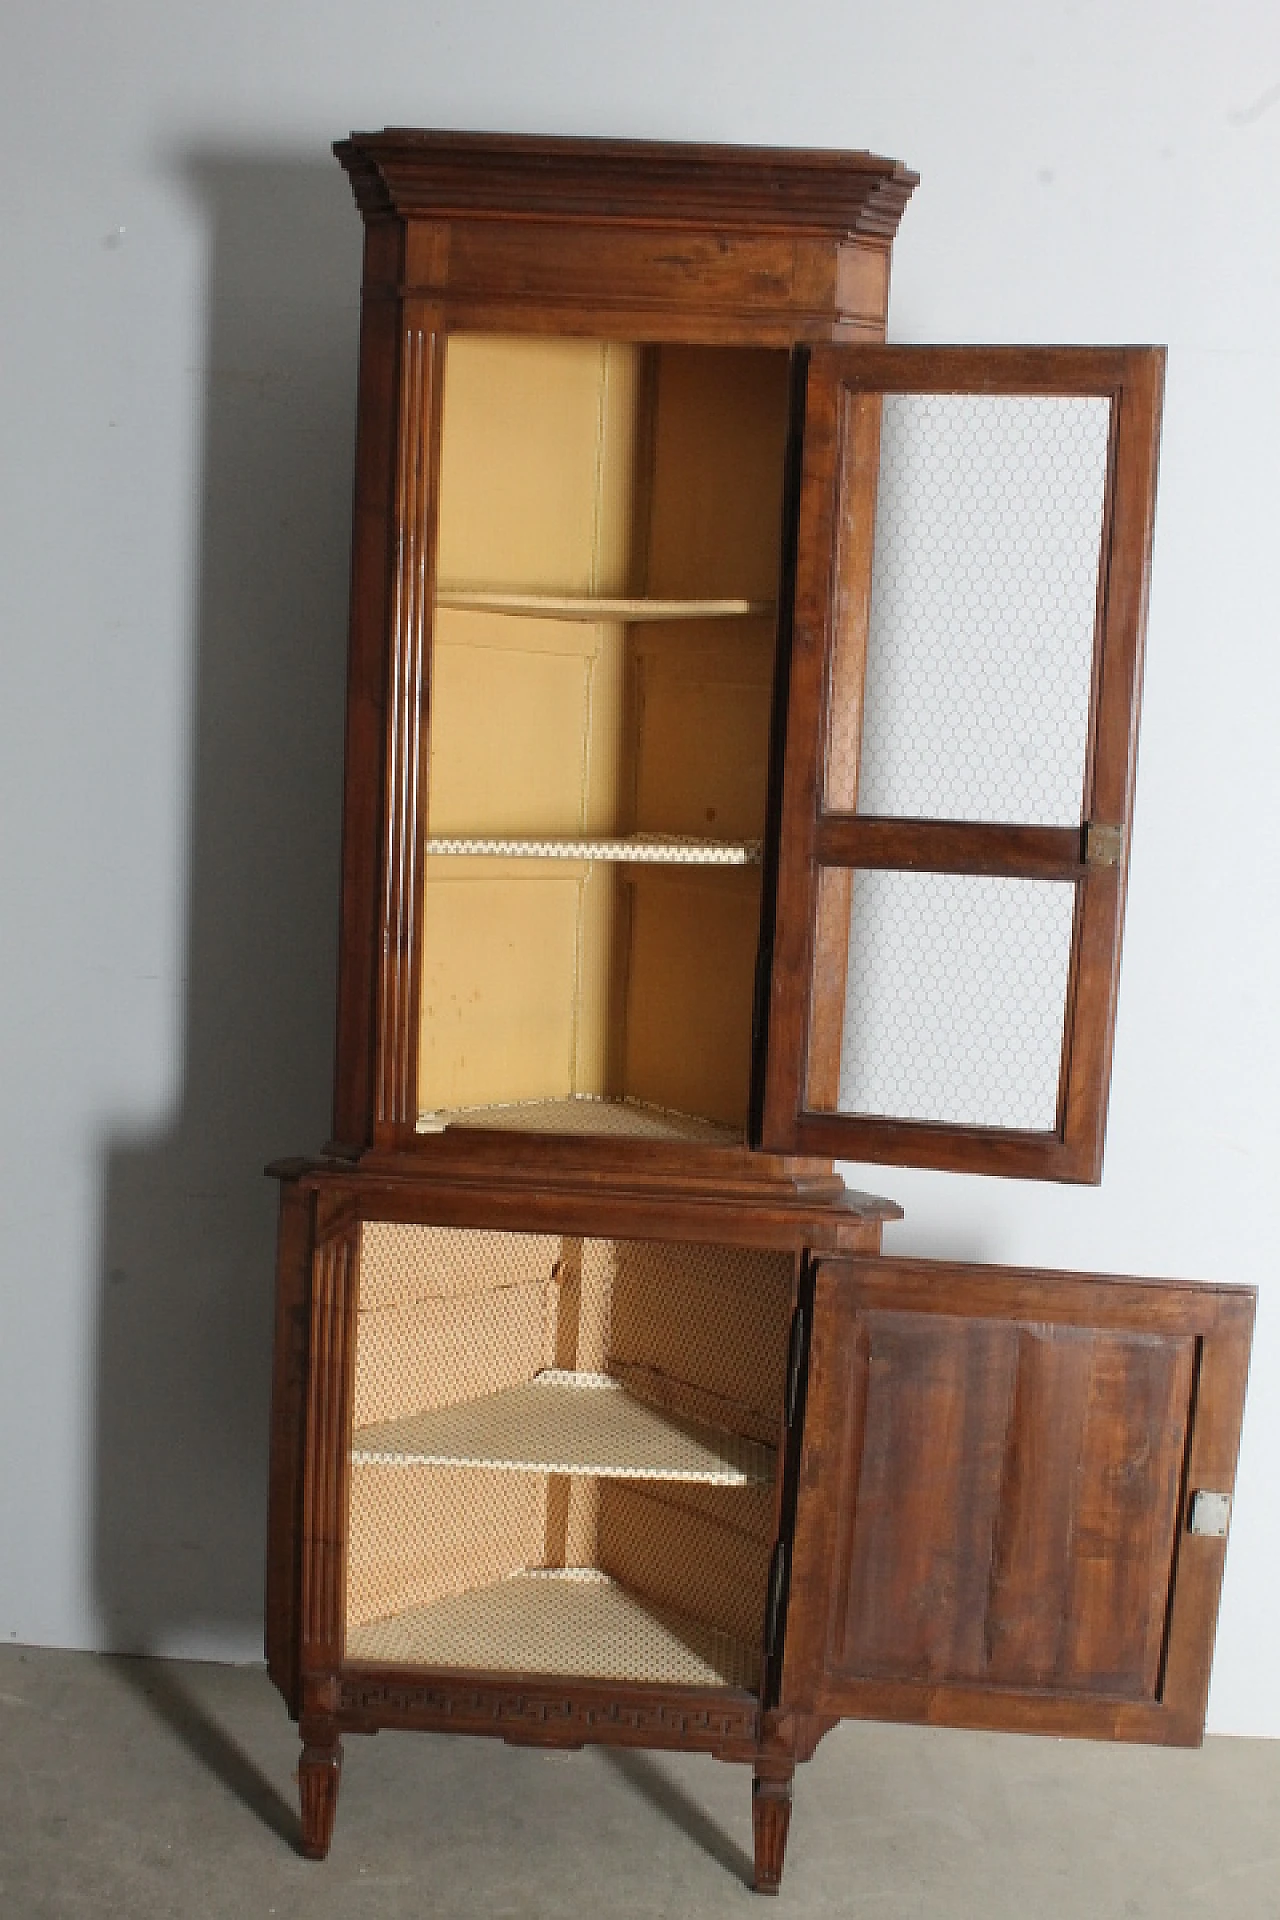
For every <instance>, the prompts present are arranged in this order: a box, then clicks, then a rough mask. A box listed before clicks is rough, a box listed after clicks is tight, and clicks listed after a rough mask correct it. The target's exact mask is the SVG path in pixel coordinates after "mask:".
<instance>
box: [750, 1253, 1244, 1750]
mask: <svg viewBox="0 0 1280 1920" xmlns="http://www.w3.org/2000/svg"><path fill="white" fill-rule="evenodd" d="M1251 1324H1252V1296H1251V1295H1250V1294H1249V1293H1248V1291H1247V1290H1243V1289H1226V1288H1210V1287H1203V1288H1202V1287H1190V1286H1178V1285H1173V1284H1169V1285H1165V1284H1162V1283H1157V1282H1140V1281H1127V1280H1111V1279H1103V1278H1099V1277H1087V1276H1081V1275H1068V1274H1042V1273H1029V1272H1022V1271H1018V1270H1012V1269H999V1268H981V1267H961V1266H948V1265H942V1264H940V1263H935V1262H931V1261H868V1260H856V1259H850V1260H832V1261H825V1262H823V1263H822V1264H821V1266H820V1268H819V1271H818V1277H817V1285H816V1294H815V1319H814V1344H813V1354H812V1361H811V1374H810V1386H809V1400H808V1410H807V1413H806V1421H805V1437H804V1444H803V1453H802V1459H801V1470H800V1495H799V1506H798V1514H797V1523H796V1540H795V1553H794V1568H793V1579H792V1593H791V1602H790V1607H789V1611H788V1629H787V1646H786V1651H785V1655H784V1666H783V1699H784V1702H787V1703H789V1704H792V1705H795V1706H797V1707H802V1708H805V1709H807V1710H816V1711H818V1712H820V1713H840V1714H850V1715H857V1716H862V1717H876V1718H887V1719H909V1720H932V1721H941V1722H952V1723H958V1724H964V1725H979V1726H983V1725H985V1726H1024V1727H1039V1728H1043V1729H1044V1730H1046V1731H1058V1732H1079V1733H1090V1734H1100V1735H1110V1736H1119V1737H1128V1738H1137V1739H1151V1740H1162V1741H1184V1742H1186V1741H1194V1740H1196V1739H1198V1738H1199V1735H1200V1732H1201V1730H1202V1726H1203V1713H1204V1696H1205V1691H1206V1688H1207V1682H1208V1671H1209V1658H1210V1652H1211V1646H1212V1638H1213V1629H1214V1622H1215V1618H1216V1609H1217V1594H1218V1583H1219V1580H1220V1575H1221V1564H1222V1552H1223V1541H1222V1540H1221V1539H1220V1538H1212V1537H1207V1536H1203V1535H1199V1534H1194V1533H1192V1532H1190V1531H1189V1528H1188V1521H1189V1516H1190V1511H1191V1502H1192V1498H1193V1496H1194V1494H1195V1493H1196V1492H1197V1491H1200V1490H1207V1491H1214V1492H1224V1493H1228V1494H1229V1492H1230V1489H1231V1483H1232V1476H1233V1473H1234V1466H1235V1452H1236V1446H1237V1441H1238V1433H1239V1422H1240V1414H1241V1408H1242V1402H1243V1390H1244V1374H1245V1367H1246V1364H1247V1355H1248V1340H1249V1332H1250V1328H1251Z"/></svg>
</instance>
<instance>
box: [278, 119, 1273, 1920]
mask: <svg viewBox="0 0 1280 1920" xmlns="http://www.w3.org/2000/svg"><path fill="white" fill-rule="evenodd" d="M337 152H338V156H339V158H340V159H341V161H342V163H343V165H344V166H345V167H346V169H347V171H348V173H349V174H350V176H351V180H352V183H353V186H354V188H355V193H356V198H357V201H358V203H359V206H360V210H361V212H362V214H363V216H364V220H365V234H366V237H365V265H364V287H363V319H362V331H361V346H360V372H359V421H358V437H357V455H356V466H357V470H356V495H355V532H354V546H353V567H352V601H351V649H350V673H349V688H348V709H347V711H348V719H347V763H346V790H345V792H346V798H345V815H344V842H343V879H342V902H341V932H340V968H339V1007H338V1046H337V1068H336V1090H335V1101H334V1127H333V1138H332V1140H331V1141H330V1142H329V1143H328V1145H327V1146H326V1147H325V1148H324V1149H323V1151H321V1152H319V1153H317V1154H316V1155H315V1156H314V1157H313V1158H310V1159H303V1160H292V1161H282V1162H280V1163H279V1164H278V1165H277V1166H275V1167H274V1168H273V1169H272V1172H273V1173H274V1174H275V1175H276V1176H277V1177H278V1179H279V1181H280V1187H281V1212H280V1232H279V1257H278V1276H277V1317H276V1353H275V1372H274V1385H273V1411H272V1458H271V1500H270V1507H271V1517H270V1549H269V1564H268V1606H267V1651H268V1659H269V1664H270V1670H271V1674H272V1677H273V1679H274V1680H275V1682H276V1684H277V1685H278V1687H279V1688H280V1690H281V1692H282V1693H283V1695H284V1697H285V1700H286V1701H287V1703H288V1706H289V1710H290V1712H291V1713H292V1714H293V1715H294V1716H295V1718H296V1719H297V1720H298V1722H299V1727H300V1732H301V1736H302V1741H303V1752H302V1761H301V1765H300V1769H299V1779H300V1783H301V1797H302V1822H303V1850H304V1851H305V1852H306V1853H308V1854H310V1855H313V1856H315V1857H321V1856H323V1855H324V1853H325V1852H326V1851H327V1849H328V1846H329V1842H330V1836H331V1832H332V1828H333V1822H334V1814H335V1809H336V1803H337V1791H338V1780H339V1771H340V1766H341V1759H342V1746H341V1738H342V1735H343V1734H344V1733H346V1732H363V1733H372V1732H375V1731H376V1730H377V1729H378V1728H380V1727H400V1728H414V1727H416V1728H428V1729H434V1730H437V1731H439V1730H454V1731H458V1732H468V1733H490V1734H498V1735H500V1736H502V1737H503V1738H504V1739H507V1740H512V1741H519V1742H522V1743H530V1744H541V1745H547V1746H555V1747H575V1746H580V1745H582V1744H583V1743H585V1742H587V1741H612V1742H618V1743H624V1744H630V1745H639V1746H653V1747H678V1748H684V1749H695V1750H701V1751H705V1752H708V1753H712V1754H716V1755H718V1756H719V1757H720V1758H722V1759H729V1760H740V1761H743V1762H746V1763H748V1764H749V1765H751V1767H752V1768H753V1770H754V1793H753V1801H752V1813H753V1825H754V1834H755V1875H756V1881H755V1883H756V1886H757V1887H758V1888H759V1889H760V1890H761V1891H765V1892H771V1891H775V1890H776V1889H777V1886H778V1883H779V1879H780V1876H781V1873H782V1863H783V1852H784V1848H785V1845H786V1836H787V1823H788V1817H789V1812H790V1796H791V1781H792V1775H793V1772H794V1768H795V1765H796V1762H797V1761H798V1760H801V1759H805V1758H807V1757H808V1756H809V1755H810V1754H811V1753H812V1751H813V1749H814V1747H815V1746H816V1744H817V1742H818V1740H819V1739H820V1738H821V1736H822V1734H823V1733H824V1732H825V1731H826V1730H827V1729H828V1728H830V1727H831V1726H832V1725H833V1724H834V1723H835V1722H836V1721H837V1720H838V1719H839V1718H841V1717H842V1716H848V1715H859V1716H872V1717H877V1718H884V1719H899V1720H902V1719H905V1720H920V1721H929V1722H935V1723H948V1724H963V1725H969V1726H988V1727H1008V1728H1017V1729H1021V1730H1024V1731H1043V1732H1050V1733H1055V1734H1063V1733H1078V1734H1087V1735H1091V1736H1102V1737H1108V1738H1121V1739H1140V1740H1155V1741H1177V1742H1194V1741H1196V1740H1198V1739H1199V1737H1200V1734H1201V1731H1202V1726H1203V1716H1204V1704H1205V1696H1206V1689H1207V1685H1208V1673H1209V1661H1210V1654H1211V1648H1212V1640H1213V1632H1214V1624H1215V1618H1216V1611H1217V1600H1218V1590H1219V1584H1220V1579H1221V1571H1222V1560H1223V1552H1224V1545H1225V1538H1224V1536H1225V1533H1226V1525H1227V1514H1228V1511H1229V1505H1230V1496H1231V1489H1232V1479H1233V1474H1234V1468H1235V1456H1236V1448H1237V1442H1238V1436H1239V1428H1240V1420H1241V1414H1242V1404H1243V1395H1244V1382H1245V1375H1246V1369H1247V1360H1248V1348H1249V1340H1250V1333H1251V1327H1252V1315H1253V1297H1252V1294H1251V1293H1250V1292H1249V1290H1247V1289H1244V1288H1239V1287H1221V1286H1197V1285H1190V1284H1186V1283H1166V1282H1160V1281H1150V1280H1132V1279H1115V1278H1103V1277H1099V1276H1096V1275H1079V1274H1065V1273H1054V1272H1042V1271H1016V1270H1010V1269H1001V1268H990V1267H976V1266H963V1265H958V1264H952V1263H948V1262H945V1261H921V1260H905V1259H894V1258H891V1257H888V1256H886V1255H885V1254H884V1253H883V1252H882V1250H881V1233H882V1229H883V1226H884V1224H885V1223H886V1222H887V1221H892V1220H894V1219H896V1218H898V1217H900V1209H899V1208H897V1207H896V1206H895V1205H894V1204H893V1203H892V1202H891V1201H887V1200H880V1199H875V1198H872V1197H869V1196H867V1195H864V1194H857V1193H852V1192H848V1191H846V1189H845V1187H844V1185H843V1183H842V1181H841V1180H840V1179H839V1178H838V1176H837V1175H836V1174H835V1172H834V1170H833V1162H834V1161H835V1160H837V1159H856V1160H861V1161H866V1160H875V1161H883V1162H886V1163H891V1164H894V1163H896V1164H899V1165H905V1164H912V1165H919V1166H929V1167H948V1168H959V1169H965V1170H968V1171H975V1172H987V1173H993V1174H1012V1175H1022V1176H1030V1177H1036V1178H1047V1179H1055V1180H1091V1181H1096V1180H1097V1179H1098V1178H1099V1177H1100V1174H1101V1163H1102V1147H1103V1133H1104V1125H1105V1116H1106V1102H1107V1087H1108V1081H1109V1076H1110V1058H1111V1040H1112V1032H1113V1028H1114V1022H1115V1013H1116V997H1117V983H1118V968H1119V954H1120V934H1121V922H1122V915H1123V904H1124V883H1125V873H1126V866H1127V860H1128V839H1129V820H1130V814H1131V807H1132V795H1133V781H1134V765H1135V752H1136V730H1137V714H1138V704H1139V684H1140V668H1141V647H1142V632H1143V624H1144V615H1145V601H1146V583H1147V571H1148V563H1149V554H1150V545H1151V524H1152V510H1153V499H1154V487H1155V468H1156V449H1157V440H1158V430H1159V413H1160V397H1161V385H1162V374H1163V357H1162V355H1161V354H1160V352H1158V351H1157V350H1154V349H1134V348H1126V349H1080V348H1010V347H1000V348H985V347H968V348H956V347H947V348H925V347H914V348H894V347H888V346H886V345H885V344H884V332H885V314H886V304H887V294H888V278H889V262H890V251H891V247H892V242H893V237H894V234H895V231H896V228H897V224H898V220H899V217H900V216H901V213H902V211H903V208H904V206H905V204H906V201H907V199H908V196H909V194H910V193H911V190H912V188H913V187H914V185H915V184H916V183H915V177H914V175H912V174H911V173H909V172H908V171H906V170H905V169H904V168H902V167H900V166H898V165H896V164H895V163H894V162H892V161H887V160H881V159H877V158H875V157H874V156H872V155H869V154H863V153H852V154H840V153H816V152H787V151H773V150H765V149H755V148H710V147H684V146H666V145H654V144H645V143H638V142H608V141H591V140H552V139H546V140H543V139H525V138H506V137H496V136H487V135H463V134H444V133H419V132H403V131H388V132H385V133H381V134H372V135H353V136H352V138H351V139H349V140H347V141H344V142H342V143H341V144H340V145H339V147H338V149H337Z"/></svg>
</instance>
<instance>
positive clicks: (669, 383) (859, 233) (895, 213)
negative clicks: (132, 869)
mask: <svg viewBox="0 0 1280 1920" xmlns="http://www.w3.org/2000/svg"><path fill="white" fill-rule="evenodd" d="M337 152H338V156H339V158H340V159H341V161H342V163H343V165H344V166H345V167H346V169H347V171H348V173H349V174H350V176H351V179H352V184H353V187H354V189H355V193H356V198H357V201H358V203H359V206H360V209H361V211H362V213H363V215H364V218H365V223H366V245H365V259H364V282H363V293H364V307H363V321H362V333H361V363H360V401H359V424H358V436H357V476H356V510H355V537H354V544H353V564H352V612H351V663H350V679H349V699H348V720H347V776H346V802H345V816H344V853H343V907H342V939H341V952H340V966H339V1015H338V1047H337V1087H336V1095H335V1122H334V1140H335V1144H336V1145H338V1146H339V1147H341V1148H342V1149H343V1150H344V1151H347V1152H352V1153H363V1152H365V1151H367V1150H369V1149H371V1148H374V1149H379V1150H389V1151H392V1152H406V1151H415V1152H418V1151H422V1152H433V1153H436V1154H437V1155H439V1154H441V1153H443V1154H446V1155H448V1154H453V1155H454V1156H455V1157H457V1156H458V1155H460V1154H466V1155H474V1154H475V1153H477V1152H482V1151H484V1143H483V1141H480V1140H478V1138H477V1129H480V1130H481V1131H483V1132H489V1133H492V1132H493V1131H494V1130H497V1131H498V1132H501V1133H503V1134H504V1135H505V1136H506V1137H507V1140H508V1146H507V1148H506V1149H504V1150H505V1151H512V1150H513V1149H512V1147H511V1146H510V1140H511V1136H512V1134H513V1132H515V1133H519V1134H520V1135H521V1136H522V1138H523V1141H524V1145H523V1146H522V1149H521V1150H522V1151H540V1149H536V1148H534V1147H531V1146H529V1144H528V1138H529V1134H530V1133H531V1132H538V1133H542V1134H548V1135H550V1136H552V1138H553V1139H554V1138H555V1137H557V1136H559V1137H561V1138H562V1137H563V1136H565V1135H574V1136H581V1135H583V1134H587V1135H590V1136H593V1137H594V1138H595V1139H596V1141H597V1148H596V1149H593V1150H595V1151H599V1150H600V1149H599V1144H598V1143H599V1142H600V1140H601V1138H602V1136H611V1137H612V1139H613V1140H614V1142H615V1145H614V1147H613V1148H612V1149H611V1151H612V1152H613V1153H614V1154H615V1156H616V1155H617V1154H619V1153H620V1154H623V1155H626V1154H630V1153H633V1152H640V1153H642V1154H643V1153H646V1152H651V1151H655V1150H656V1151H659V1152H662V1153H667V1152H669V1151H670V1150H671V1149H673V1148H675V1149H678V1150H679V1151H680V1152H682V1153H686V1152H687V1151H688V1150H690V1149H692V1148H696V1147H703V1146H705V1147H711V1148H717V1149H719V1148H723V1147H732V1148H736V1149H737V1150H738V1151H739V1152H740V1153H741V1152H743V1150H744V1147H745V1141H746V1137H747V1131H748V1128H747V1119H748V1104H749V1097H750V1094H751V1089H752V1081H753V1073H754V1072H756V1071H757V1067H756V1058H757V1055H756V1047H755V1030H756V1013H757V978H758V957H759V951H760V928H761V893H762V877H763V874H764V871H765V844H764V843H765V840H766V838H767V833H768V822H769V819H770V812H769V805H770V791H771V787H770V773H771V759H770V729H771V725H772V716H773V710H774V699H775V679H776V670H775V662H776V633H777V618H778V609H777V602H778V593H779V556H780V552H781V548H782V538H781V535H782V496H783V488H784V472H785V468H786V447H787V440H788V432H789V426H790V413H789V406H790V365H789V362H790V356H791V351H792V349H793V348H794V347H795V345H796V343H797V342H800V341H835V340H866V341H878V340H881V339H882V338H883V335H884V324H885V310H886V303H887V297H888V275H889V251H890V246H891V242H892V238H893V234H894V232H895V230H896V228H897V223H898V220H899V218H900V216H901V213H902V210H903V207H904V206H905V204H906V201H907V198H908V197H909V195H910V192H911V190H912V187H913V186H914V185H915V176H914V175H913V174H911V173H909V172H908V171H907V170H906V169H905V168H902V167H900V166H898V165H897V163H896V162H894V161H891V160H881V159H877V158H876V157H875V156H873V155H869V154H862V153H853V154H840V153H805V152H787V151H780V150H772V149H763V148H761V149H757V148H706V147H692V146H688V147H686V146H670V145H657V144H653V143H646V142H630V141H624V142H617V141H593V140H555V139H550V140H542V139H525V138H512V137H503V136H496V135H474V134H441V133H415V132H403V131H389V132H385V133H381V134H369V135H364V134H357V135H353V136H352V138H351V139H350V140H347V141H344V142H342V143H341V144H340V145H339V147H338V149H337ZM442 1136H446V1137H445V1138H443V1139H442ZM744 1164H745V1165H749V1167H750V1171H751V1172H752V1173H753V1174H754V1173H755V1172H756V1171H757V1170H758V1168H759V1162H758V1161H755V1162H750V1163H744Z"/></svg>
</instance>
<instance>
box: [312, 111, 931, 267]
mask: <svg viewBox="0 0 1280 1920" xmlns="http://www.w3.org/2000/svg"><path fill="white" fill-rule="evenodd" d="M334 152H335V153H336V154H337V156H338V159H339V160H340V161H341V162H342V164H343V166H344V167H345V168H346V170H347V172H348V174H349V175H350V176H351V184H352V188H353V191H354V193H355V197H356V201H357V204H358V205H359V208H360V211H361V212H362V213H363V214H364V216H365V218H366V219H370V218H375V217H377V216H378V215H386V214H394V215H396V216H398V217H400V218H409V217H421V216H423V215H432V216H441V215H449V214H475V213H483V214H485V215H486V216H487V217H489V218H499V219H501V218H508V219H509V218H513V217H514V218H524V219H532V220H550V221H555V222H556V223H557V224H563V223H564V222H565V221H575V220H587V221H591V220H607V221H608V222H609V223H610V225H617V224H618V223H626V222H628V221H632V222H635V223H643V224H653V223H655V222H656V223H658V224H661V225H663V226H668V225H669V226H688V227H706V226H714V227H716V228H720V229H735V228H740V229H743V230H748V229H749V230H750V231H752V232H754V233H760V232H769V231H773V232H782V233H795V234H799V233H804V234H822V235H826V236H829V237H831V238H834V239H840V238H852V237H855V236H868V235H874V236H875V237H877V238H880V239H885V240H892V238H893V236H894V234H895V233H896V232H897V230H898V222H899V221H900V219H901V218H902V212H903V209H904V208H905V206H906V204H907V201H908V200H909V198H910V197H911V193H912V190H913V188H914V187H915V186H916V185H917V184H918V181H919V175H918V174H915V173H912V172H911V170H910V169H909V168H907V167H904V166H902V165H900V164H899V162H898V161H896V160H889V159H885V158H883V157H882V156H880V155H878V154H874V153H863V152H858V153H836V152H826V151H823V150H821V149H816V148H808V149H806V148H788V147H736V146H702V145H694V144H687V143H675V144H668V143H665V142H658V141H649V140H578V139H565V138H546V137H542V136H534V135H525V134H491V133H450V132H443V131H441V132H437V131H427V130H424V131H413V130H409V129H403V128H395V127H389V128H387V129H385V130H384V131H383V132H381V133H353V134H352V135H351V136H350V138H349V139H346V140H340V141H338V142H337V143H336V144H335V146H334Z"/></svg>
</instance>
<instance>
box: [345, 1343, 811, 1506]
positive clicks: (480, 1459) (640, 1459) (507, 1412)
mask: <svg viewBox="0 0 1280 1920" xmlns="http://www.w3.org/2000/svg"><path fill="white" fill-rule="evenodd" d="M351 1457H352V1459H353V1460H354V1461H356V1462H358V1463H359V1464H361V1465H378V1466H441V1467H446V1466H477V1467H500V1468H506V1469H508V1470H512V1471H522V1472H531V1473H569V1474H592V1475H603V1476H606V1477H619V1478H625V1479H633V1480H698V1481H703V1482H705V1483H707V1484H708V1485H711V1486H721V1487H737V1486H750V1485H761V1484H767V1483H771V1482H772V1480H773V1474H774V1464H775V1457H774V1452H773V1449H772V1448H771V1447H766V1446H763V1445H762V1444H761V1443H760V1442H759V1441H757V1440H751V1439H748V1438H746V1437H745V1436H744V1435H741V1434H736V1433H728V1432H722V1431H717V1430H716V1429H715V1428H713V1427H707V1426H704V1425H702V1424H701V1423H699V1422H696V1421H692V1420H687V1419H679V1418H678V1417H676V1416H675V1415H673V1414H672V1413H670V1412H664V1411H660V1410H659V1409H658V1408H656V1407H651V1406H647V1405H646V1404H645V1403H644V1402H643V1401H642V1400H637V1399H635V1398H634V1397H633V1396H632V1395H631V1394H629V1393H628V1392H626V1390H625V1389H624V1388H623V1386H622V1383H621V1382H620V1381H618V1380H615V1379H613V1378H611V1377H610V1376H609V1375H608V1374H599V1373H576V1372H571V1371H567V1370H564V1369H559V1368H547V1369H546V1370H545V1371H543V1372H542V1373H540V1374H538V1376H537V1377H536V1378H535V1379H534V1380H531V1381H527V1382H525V1383H524V1384H522V1385H520V1386H516V1387H508V1388H507V1389H506V1390H505V1391H504V1392H501V1393H493V1394H488V1395H486V1396H485V1397H484V1398H483V1399H480V1400H472V1401H468V1402H466V1403H464V1404H462V1405H456V1406H451V1407H435V1408H427V1409H426V1410H425V1411H423V1412H418V1413H412V1414H409V1415H408V1416H407V1417H405V1418H403V1419H399V1420H381V1421H378V1422H376V1423H374V1424H372V1425H370V1426H367V1427H362V1428H360V1429H359V1430H358V1431H357V1432H356V1434H355V1436H354V1443H353V1446H352V1452H351Z"/></svg>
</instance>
